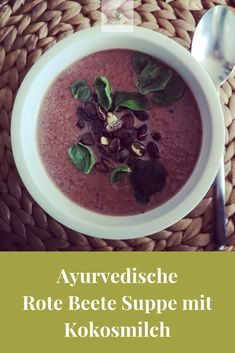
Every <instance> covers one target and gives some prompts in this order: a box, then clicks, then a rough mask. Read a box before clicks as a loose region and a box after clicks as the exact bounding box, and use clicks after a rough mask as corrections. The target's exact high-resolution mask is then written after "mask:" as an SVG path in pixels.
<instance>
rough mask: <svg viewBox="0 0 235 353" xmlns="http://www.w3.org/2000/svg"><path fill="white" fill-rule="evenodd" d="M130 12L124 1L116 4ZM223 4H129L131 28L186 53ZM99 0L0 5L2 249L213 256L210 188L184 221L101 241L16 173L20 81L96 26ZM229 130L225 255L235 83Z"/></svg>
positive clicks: (228, 94)
mask: <svg viewBox="0 0 235 353" xmlns="http://www.w3.org/2000/svg"><path fill="white" fill-rule="evenodd" d="M114 2H117V3H118V4H119V6H121V7H122V9H125V10H126V11H128V1H124V0H115V1H114ZM217 4H222V5H230V6H232V7H234V6H235V1H230V2H229V1H225V0H214V1H212V0H204V1H201V0H191V1H190V0H175V1H171V0H168V1H161V0H158V1H156V0H144V1H141V0H136V1H135V0H134V23H135V25H139V26H143V27H146V28H150V29H152V30H154V31H157V32H160V33H162V34H164V35H167V36H168V37H171V38H172V39H174V40H175V41H177V42H178V43H180V44H181V45H183V46H184V47H186V48H188V49H189V48H190V44H191V39H192V36H193V33H194V30H195V26H196V23H197V22H198V20H199V19H200V17H201V16H202V15H203V14H204V12H205V11H206V10H207V9H208V8H210V7H212V6H214V5H217ZM100 17H101V14H100V1H98V0H80V1H64V0H50V1H43V0H26V1H25V0H16V1H11V0H0V250H9V251H45V250H46V251H58V250H59V251H92V250H96V251H164V250H167V251H211V250H213V249H214V245H213V241H212V237H211V233H210V232H211V222H212V218H211V190H210V191H209V192H208V193H207V195H206V197H205V198H204V199H203V200H202V201H201V202H200V203H199V205H198V206H197V207H196V208H195V209H194V210H193V211H192V212H191V213H190V214H189V215H188V216H187V217H186V218H184V219H182V220H181V221H179V222H178V223H177V224H175V225H173V226H172V227H170V228H169V229H167V230H164V231H162V232H159V233H156V234H154V235H152V236H150V237H142V238H139V239H133V240H127V241H122V240H102V239H96V238H92V237H87V236H85V235H82V234H80V233H77V232H74V231H72V230H69V229H67V228H65V227H64V226H62V225H60V224H59V223H58V222H56V221H55V220H53V219H52V218H51V217H49V216H48V215H47V214H45V212H44V211H43V210H42V209H41V208H40V207H39V206H38V205H37V204H36V203H35V202H34V200H33V199H32V198H31V196H30V195H29V194H28V192H27V190H26V189H25V187H24V185H23V184H22V182H21V180H20V178H19V175H18V173H17V171H16V168H15V165H14V160H13V157H12V151H11V138H10V120H11V110H12V107H13V103H14V98H15V95H16V93H17V89H18V87H19V85H20V82H21V81H22V79H23V78H24V76H25V74H26V73H27V71H28V70H29V69H30V67H31V66H32V65H33V64H34V63H35V62H36V61H37V59H38V58H39V57H40V56H41V55H42V54H43V53H44V52H45V51H46V50H47V49H49V48H50V47H51V46H53V45H54V44H55V43H56V42H57V41H59V40H61V39H63V38H64V37H66V36H68V35H70V34H72V33H73V32H76V31H79V30H82V29H83V28H87V27H90V26H96V25H99V24H100ZM221 102H222V106H223V110H224V119H225V125H226V146H225V174H226V213H227V217H228V222H227V248H226V250H227V251H232V250H233V249H235V233H234V224H235V215H234V213H235V187H234V185H235V157H234V154H235V140H234V138H235V77H231V78H230V79H229V80H228V82H226V83H225V84H224V85H223V86H222V88H221Z"/></svg>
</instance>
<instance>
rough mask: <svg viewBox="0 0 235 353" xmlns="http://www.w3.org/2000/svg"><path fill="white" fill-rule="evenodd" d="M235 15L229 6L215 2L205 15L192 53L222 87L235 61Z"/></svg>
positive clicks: (199, 26)
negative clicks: (217, 4)
mask: <svg viewBox="0 0 235 353" xmlns="http://www.w3.org/2000/svg"><path fill="white" fill-rule="evenodd" d="M234 34H235V16H234V14H233V12H232V11H231V10H229V8H228V7H225V6H215V7H213V8H212V9H210V10H209V11H207V12H206V14H205V15H204V16H203V18H202V19H201V21H200V22H199V24H198V26H197V28H196V32H195V34H194V38H193V43H192V50H191V52H192V55H193V56H194V57H195V58H196V59H197V61H198V62H199V63H200V64H201V65H202V66H203V67H204V68H205V69H206V71H207V73H208V74H209V76H210V78H211V79H212V81H213V83H214V85H215V86H216V87H217V88H218V87H219V86H220V85H221V84H223V83H224V81H226V79H227V78H228V76H229V75H230V74H231V71H232V70H233V68H234V64H235V49H234V48H235V40H234V37H233V35H234Z"/></svg>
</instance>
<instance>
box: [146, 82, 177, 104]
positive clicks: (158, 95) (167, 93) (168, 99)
mask: <svg viewBox="0 0 235 353" xmlns="http://www.w3.org/2000/svg"><path fill="white" fill-rule="evenodd" d="M183 94H184V82H183V80H182V79H181V78H180V77H179V76H178V75H173V76H172V77H171V79H170V81H169V82H168V84H167V86H166V88H165V89H164V90H162V91H158V92H155V93H154V94H153V97H152V102H153V103H154V104H160V105H169V104H172V103H174V102H176V101H177V100H179V99H180V98H181V97H182V96H183Z"/></svg>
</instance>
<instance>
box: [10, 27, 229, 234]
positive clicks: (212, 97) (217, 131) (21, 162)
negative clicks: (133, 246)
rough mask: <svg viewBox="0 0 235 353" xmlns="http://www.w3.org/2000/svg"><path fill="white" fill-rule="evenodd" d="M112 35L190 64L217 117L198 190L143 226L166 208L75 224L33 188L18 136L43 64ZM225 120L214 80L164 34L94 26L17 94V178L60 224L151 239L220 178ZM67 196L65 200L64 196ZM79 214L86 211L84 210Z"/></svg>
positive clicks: (52, 54) (52, 52)
mask: <svg viewBox="0 0 235 353" xmlns="http://www.w3.org/2000/svg"><path fill="white" fill-rule="evenodd" d="M114 35H119V36H124V37H126V38H127V37H130V38H135V39H137V40H138V39H139V40H140V39H142V40H143V39H146V38H148V41H152V43H154V41H157V42H158V44H159V43H160V44H159V45H161V46H163V48H164V49H165V50H166V49H167V50H168V51H169V50H170V51H171V52H172V53H173V52H174V55H178V57H183V58H184V61H185V63H186V62H187V65H188V69H189V67H190V66H191V73H192V75H193V76H195V74H194V73H193V69H195V68H196V71H197V79H198V80H199V79H200V84H202V82H203V89H204V91H205V92H207V103H208V106H209V107H210V111H211V115H212V116H213V119H211V120H213V125H214V134H213V135H212V139H213V141H212V145H213V151H211V153H210V157H209V158H208V159H209V161H208V165H207V167H206V171H205V170H204V171H201V172H202V174H201V175H200V176H198V182H197V184H196V186H195V189H194V190H189V194H188V195H187V197H185V199H184V200H183V202H181V203H180V205H179V206H178V207H177V208H175V209H174V210H171V211H169V212H166V213H165V214H164V215H162V216H161V218H160V219H157V217H156V219H155V218H154V219H152V221H151V222H150V221H144V218H143V216H144V215H146V214H147V213H148V214H150V213H152V214H153V213H154V212H156V210H158V209H159V208H161V207H162V206H159V207H157V208H155V209H153V210H151V211H149V212H147V213H145V214H143V215H142V214H141V215H134V216H109V215H101V214H98V213H94V212H92V211H89V210H86V212H88V214H89V213H90V214H91V215H94V214H95V215H96V217H97V218H96V219H97V220H98V219H99V220H100V223H96V222H92V221H90V219H89V217H88V219H87V220H85V219H81V218H79V217H77V219H74V217H71V216H70V215H69V214H68V213H67V214H66V208H65V207H64V208H63V207H60V206H59V205H58V204H56V202H54V203H53V200H52V198H50V197H47V196H46V195H43V193H42V190H40V189H38V187H37V183H35V181H34V180H33V179H32V178H31V176H30V173H29V169H30V166H29V165H28V164H27V159H26V158H25V156H24V153H23V147H22V141H21V139H20V134H19V131H20V128H21V122H22V119H23V107H24V104H25V102H26V100H27V94H28V90H29V88H30V87H32V85H33V83H34V82H35V80H36V79H37V76H38V74H39V73H40V71H41V70H42V69H43V68H44V67H45V65H49V63H50V62H51V61H52V60H53V59H55V58H56V55H58V54H59V53H60V52H61V51H63V50H69V48H70V47H71V46H73V45H74V42H75V41H77V43H78V44H79V43H82V41H84V40H86V39H87V38H89V39H90V40H91V38H95V37H96V36H98V38H99V36H106V38H109V37H110V36H114ZM78 44H77V45H78ZM179 61H180V60H179ZM181 62H182V60H181ZM65 68H66V66H65V67H64V69H65ZM222 116H223V115H222V108H221V106H220V103H219V99H218V94H217V91H216V89H215V87H214V85H213V83H212V81H211V80H210V77H209V76H208V74H207V72H206V71H205V70H204V69H203V68H202V67H201V66H200V65H199V64H198V62H197V61H196V60H195V59H194V58H193V56H192V55H191V54H190V53H189V52H188V51H187V50H186V49H184V48H183V47H182V46H180V45H179V44H178V43H176V42H175V41H173V40H171V39H169V38H167V37H165V36H163V35H161V34H160V33H157V32H154V31H151V30H149V29H145V28H139V27H135V28H134V31H133V32H126V33H125V32H122V33H113V32H112V33H109V32H101V30H100V28H98V27H93V28H89V29H85V30H82V31H80V32H77V33H74V34H73V35H71V36H69V37H67V38H65V39H63V40H62V41H60V42H59V43H57V44H55V45H54V46H53V47H52V48H50V49H49V50H48V51H47V52H46V53H45V54H44V55H43V56H42V57H41V58H40V59H39V60H38V61H37V62H36V63H35V64H34V65H33V67H32V68H31V69H30V71H29V72H28V74H27V75H26V77H25V78H24V80H23V82H22V84H21V86H20V88H19V91H18V93H17V96H16V100H15V103H14V107H13V112H12V122H11V136H12V150H13V156H14V159H15V163H16V166H17V169H18V171H19V174H20V176H21V178H22V180H23V182H24V184H25V185H26V187H27V189H28V190H29V192H30V194H31V195H32V196H33V198H34V199H35V201H36V202H37V203H38V204H39V205H40V206H41V207H42V208H43V209H44V210H45V211H46V212H47V213H48V214H49V215H50V216H52V217H53V218H55V219H56V220H57V221H59V222H61V223H62V224H64V225H65V226H67V227H69V228H71V229H74V230H76V231H79V232H82V233H85V234H87V235H91V236H95V237H100V238H107V239H130V238H133V237H136V238H137V237H142V236H146V235H150V234H153V233H155V232H157V231H160V230H163V229H166V228H168V227H169V226H171V225H172V224H174V223H176V222H177V221H179V220H180V219H182V218H183V217H185V215H186V214H188V213H189V212H190V211H191V210H192V209H193V208H194V207H195V206H196V205H197V204H198V203H199V202H200V201H201V199H202V198H203V197H204V196H205V194H206V192H207V191H208V189H209V188H210V186H211V184H212V182H213V179H214V177H215V175H216V173H217V170H218V168H219V164H220V160H221V157H222V154H223V148H224V122H223V119H222V118H221V117H222ZM199 159H200V156H199ZM48 178H49V176H48ZM190 178H191V177H190ZM190 178H189V179H190ZM199 178H200V180H199ZM191 186H192V185H191ZM183 188H184V186H183ZM181 190H182V189H180V190H179V192H178V193H177V194H176V195H180V193H181ZM59 192H60V194H63V193H62V192H61V191H60V190H59ZM63 196H64V197H66V196H65V195H63ZM172 199H174V197H173V198H171V199H170V200H169V201H167V202H166V203H164V204H163V205H167V204H169V203H170V202H171V201H172ZM70 202H72V201H70ZM72 203H73V202H72ZM62 208H63V210H62ZM78 208H79V206H78ZM80 209H82V208H81V207H80ZM91 218H92V217H91ZM107 218H109V219H110V223H109V225H108V226H107V225H106V224H105V220H106V219H107ZM127 218H128V219H129V220H130V221H131V222H132V223H133V225H132V226H130V225H127V224H125V220H126V219H127ZM141 218H142V220H143V221H142V222H140V219H141ZM102 220H103V221H104V222H103V221H102ZM111 220H112V221H111Z"/></svg>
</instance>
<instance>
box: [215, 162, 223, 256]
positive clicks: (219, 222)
mask: <svg viewBox="0 0 235 353" xmlns="http://www.w3.org/2000/svg"><path fill="white" fill-rule="evenodd" d="M224 195H225V183H224V161H223V160H222V161H221V163H220V168H219V171H218V173H217V175H216V178H215V181H214V184H213V201H212V202H213V238H214V241H215V245H216V247H217V249H218V250H224V247H225V244H226V213H225V198H224Z"/></svg>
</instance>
